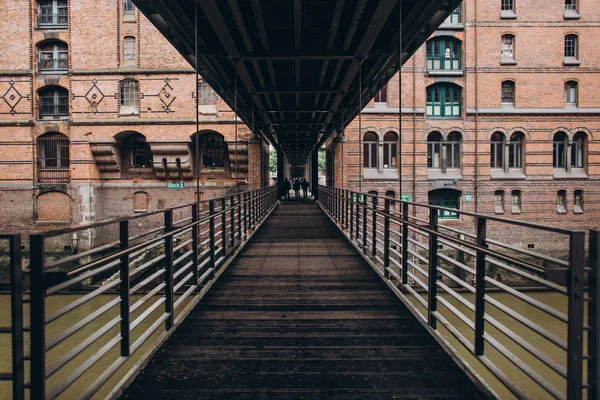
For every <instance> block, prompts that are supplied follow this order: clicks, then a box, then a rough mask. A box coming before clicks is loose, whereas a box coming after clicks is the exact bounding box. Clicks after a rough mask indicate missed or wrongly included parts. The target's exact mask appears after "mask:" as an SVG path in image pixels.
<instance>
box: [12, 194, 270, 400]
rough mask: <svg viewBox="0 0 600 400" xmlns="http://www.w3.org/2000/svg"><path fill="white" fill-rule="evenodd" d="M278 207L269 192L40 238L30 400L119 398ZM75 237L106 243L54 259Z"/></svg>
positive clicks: (35, 239)
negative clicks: (58, 250) (93, 397)
mask: <svg viewBox="0 0 600 400" xmlns="http://www.w3.org/2000/svg"><path fill="white" fill-rule="evenodd" d="M276 206H277V193H276V189H275V187H269V188H265V189H260V190H256V191H249V192H244V193H239V194H236V195H231V196H228V197H223V198H219V199H213V200H207V201H202V202H200V203H199V204H198V203H194V204H189V205H184V206H179V207H175V208H169V209H165V210H161V211H155V212H149V213H144V214H139V215H135V216H133V217H125V218H117V219H114V220H108V221H102V222H97V223H92V224H88V225H80V226H74V227H70V228H66V229H60V230H54V231H50V232H46V233H43V234H36V235H31V236H30V249H31V264H30V271H29V274H30V282H31V283H30V287H31V298H30V301H29V302H30V326H29V327H26V329H27V331H29V332H31V337H30V341H31V346H30V348H31V350H30V357H28V358H29V359H30V360H31V364H30V380H29V382H27V383H26V384H25V387H27V388H30V391H29V394H30V398H31V399H54V398H57V397H58V396H61V397H64V398H86V399H87V398H90V397H92V396H94V395H95V394H98V391H99V390H101V391H102V396H106V395H108V396H116V395H118V394H119V390H122V389H123V388H124V387H125V386H126V385H127V384H128V383H129V382H130V381H131V380H132V379H133V378H134V377H135V375H136V374H137V372H139V370H141V368H142V367H143V365H145V362H147V361H148V360H149V359H150V357H151V356H152V355H153V354H154V352H155V351H156V350H157V349H158V347H159V346H160V345H161V344H162V343H163V342H164V341H165V340H166V339H167V338H168V337H169V335H170V334H171V333H172V332H173V331H174V328H176V327H177V326H178V325H179V324H180V323H181V322H182V321H183V319H185V317H186V316H187V314H188V313H189V312H190V311H191V309H192V308H193V306H194V305H195V304H197V302H198V301H199V300H200V298H201V297H202V296H204V294H205V293H206V291H207V290H208V289H209V288H210V287H211V286H212V284H213V283H214V282H215V280H216V279H217V278H218V277H219V276H220V275H221V274H222V273H223V272H224V270H225V268H226V266H227V265H229V262H230V261H231V260H232V259H233V258H234V257H235V256H236V255H237V253H238V252H239V250H240V249H241V247H242V246H243V245H244V244H245V243H247V241H248V240H249V239H250V237H251V236H252V234H253V232H255V231H256V229H258V227H259V226H260V225H261V224H262V223H263V222H264V220H265V219H266V218H267V217H268V216H269V215H270V213H271V212H272V211H273V210H274V209H275V207H276ZM75 238H77V239H78V240H79V242H80V243H81V242H83V241H85V240H87V239H90V238H94V240H95V242H96V243H97V244H96V245H94V246H91V247H90V248H89V249H85V250H84V251H82V252H79V253H77V254H70V255H65V254H60V255H57V254H56V253H53V252H52V249H53V248H56V247H57V246H58V245H59V244H62V243H63V242H65V241H68V242H69V243H71V241H72V240H74V239H75ZM13 325H14V326H19V325H20V324H19V323H18V321H17V323H16V324H13ZM21 326H22V325H21ZM161 327H162V329H161ZM133 357H135V359H132V358H133ZM111 379H112V380H111ZM109 380H111V383H110V385H105V384H106V383H107V382H108V381H109ZM115 382H118V383H115ZM108 392H110V393H108Z"/></svg>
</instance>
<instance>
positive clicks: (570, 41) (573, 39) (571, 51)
mask: <svg viewBox="0 0 600 400" xmlns="http://www.w3.org/2000/svg"><path fill="white" fill-rule="evenodd" d="M565 57H566V58H575V59H576V58H577V36H576V35H567V36H566V37H565Z"/></svg>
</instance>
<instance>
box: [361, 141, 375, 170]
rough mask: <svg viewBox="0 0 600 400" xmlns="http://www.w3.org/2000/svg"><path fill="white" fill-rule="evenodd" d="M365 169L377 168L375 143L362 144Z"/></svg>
mask: <svg viewBox="0 0 600 400" xmlns="http://www.w3.org/2000/svg"><path fill="white" fill-rule="evenodd" d="M363 149H364V157H365V159H364V160H363V166H364V167H365V168H377V142H366V143H363Z"/></svg>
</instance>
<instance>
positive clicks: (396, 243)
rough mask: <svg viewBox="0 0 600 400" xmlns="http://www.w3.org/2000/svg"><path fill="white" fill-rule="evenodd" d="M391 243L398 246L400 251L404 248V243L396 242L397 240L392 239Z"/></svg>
mask: <svg viewBox="0 0 600 400" xmlns="http://www.w3.org/2000/svg"><path fill="white" fill-rule="evenodd" d="M390 243H393V244H395V245H396V246H398V248H400V249H401V248H402V243H400V242H398V241H396V240H394V239H392V238H390Z"/></svg>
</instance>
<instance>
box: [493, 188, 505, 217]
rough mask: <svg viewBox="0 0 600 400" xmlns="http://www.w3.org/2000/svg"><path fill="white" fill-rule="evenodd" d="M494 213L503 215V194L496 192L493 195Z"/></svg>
mask: <svg viewBox="0 0 600 400" xmlns="http://www.w3.org/2000/svg"><path fill="white" fill-rule="evenodd" d="M494 212H495V213H496V214H504V192H503V191H501V190H497V191H496V193H494Z"/></svg>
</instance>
